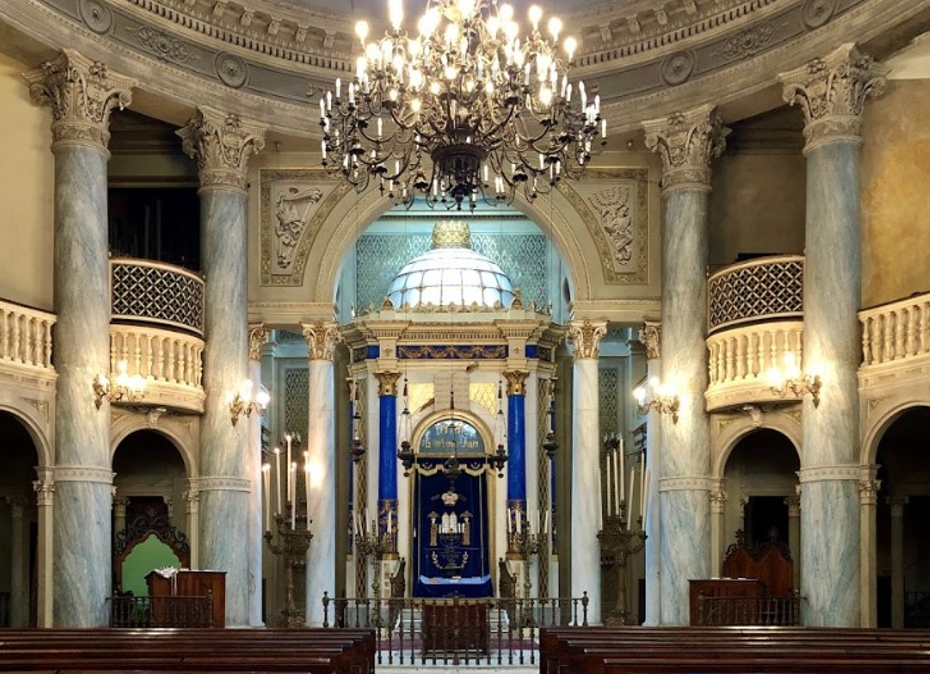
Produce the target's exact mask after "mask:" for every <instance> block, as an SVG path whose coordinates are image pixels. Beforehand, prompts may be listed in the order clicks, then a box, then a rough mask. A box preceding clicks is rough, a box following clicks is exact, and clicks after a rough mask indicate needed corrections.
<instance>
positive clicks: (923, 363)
mask: <svg viewBox="0 0 930 674" xmlns="http://www.w3.org/2000/svg"><path fill="white" fill-rule="evenodd" d="M859 323H860V325H861V327H862V366H861V367H860V369H859V384H860V388H871V387H882V386H887V385H889V384H898V383H900V382H901V381H919V382H923V381H924V379H925V378H926V374H925V370H926V367H927V363H928V361H930V293H922V294H920V295H914V296H912V297H908V298H907V299H903V300H898V301H896V302H890V303H888V304H883V305H881V306H878V307H873V308H871V309H864V310H862V311H860V312H859ZM921 385H922V384H921Z"/></svg>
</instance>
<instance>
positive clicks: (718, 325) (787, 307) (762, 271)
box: [704, 255, 804, 412]
mask: <svg viewBox="0 0 930 674" xmlns="http://www.w3.org/2000/svg"><path fill="white" fill-rule="evenodd" d="M803 280H804V257H803V256H801V255H778V256H772V257H765V258H759V259H757V260H751V261H749V262H742V263H739V264H735V265H731V266H729V267H726V268H725V269H721V270H720V271H718V272H716V273H715V274H713V275H712V276H711V277H710V278H709V279H708V311H707V319H708V333H709V336H708V338H707V350H708V375H709V377H708V386H707V391H706V393H705V394H704V397H705V402H706V406H707V410H708V411H709V412H713V411H716V410H722V409H726V408H732V407H739V406H742V405H751V404H764V403H769V404H771V403H773V402H775V401H777V400H780V399H779V398H776V397H775V396H774V394H773V393H772V391H771V385H770V383H769V380H768V371H769V370H770V369H772V368H774V367H781V366H782V364H783V363H784V358H785V354H786V353H793V354H794V355H795V357H796V358H797V361H798V363H801V344H802V335H803V328H804V320H803V319H804V305H803V291H804V283H803ZM787 399H788V400H797V398H794V397H792V396H791V394H790V393H789V394H788V398H787Z"/></svg>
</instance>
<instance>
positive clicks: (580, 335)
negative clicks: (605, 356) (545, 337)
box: [567, 318, 607, 360]
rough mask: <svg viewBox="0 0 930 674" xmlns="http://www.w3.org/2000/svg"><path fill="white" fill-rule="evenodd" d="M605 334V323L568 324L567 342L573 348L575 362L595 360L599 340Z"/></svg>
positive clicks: (588, 320) (577, 322)
mask: <svg viewBox="0 0 930 674" xmlns="http://www.w3.org/2000/svg"><path fill="white" fill-rule="evenodd" d="M606 334H607V322H606V321H597V322H592V321H591V320H590V319H587V318H586V319H585V320H584V321H582V322H579V321H572V322H571V323H569V324H568V335H567V341H568V343H569V344H571V345H572V346H574V347H575V353H574V357H575V360H583V359H596V358H597V356H598V352H599V349H600V344H601V338H602V337H603V336H604V335H606Z"/></svg>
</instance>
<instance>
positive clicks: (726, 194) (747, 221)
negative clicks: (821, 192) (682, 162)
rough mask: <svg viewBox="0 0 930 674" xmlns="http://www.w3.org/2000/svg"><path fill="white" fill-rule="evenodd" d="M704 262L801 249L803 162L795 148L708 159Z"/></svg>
mask: <svg viewBox="0 0 930 674" xmlns="http://www.w3.org/2000/svg"><path fill="white" fill-rule="evenodd" d="M713 170H714V178H713V191H712V192H711V197H710V265H711V268H717V267H720V266H723V265H728V264H732V263H733V262H735V261H736V256H737V254H739V253H800V252H802V251H803V249H804V212H805V190H806V184H807V180H806V174H805V171H806V166H805V161H804V157H803V156H802V155H801V153H800V152H797V153H788V152H750V151H742V152H736V153H729V152H728V153H726V154H724V155H723V156H722V157H720V159H718V160H717V161H716V162H715V164H714V168H713Z"/></svg>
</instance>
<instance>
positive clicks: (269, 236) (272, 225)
mask: <svg viewBox="0 0 930 674" xmlns="http://www.w3.org/2000/svg"><path fill="white" fill-rule="evenodd" d="M260 182H261V260H262V285H266V286H300V285H302V284H303V276H304V269H305V268H306V265H307V258H308V257H309V255H310V249H311V248H312V247H313V243H314V241H315V239H316V235H317V234H318V233H319V231H320V228H321V227H322V226H323V223H325V222H326V218H328V217H329V215H330V213H332V211H333V208H335V207H336V204H337V203H339V200H340V199H341V198H342V197H343V196H344V195H345V194H346V192H347V191H348V190H349V189H350V187H351V186H349V185H348V184H347V183H343V182H335V181H333V180H331V179H328V178H327V176H326V174H325V173H324V172H323V171H322V170H320V169H288V170H263V171H260Z"/></svg>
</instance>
